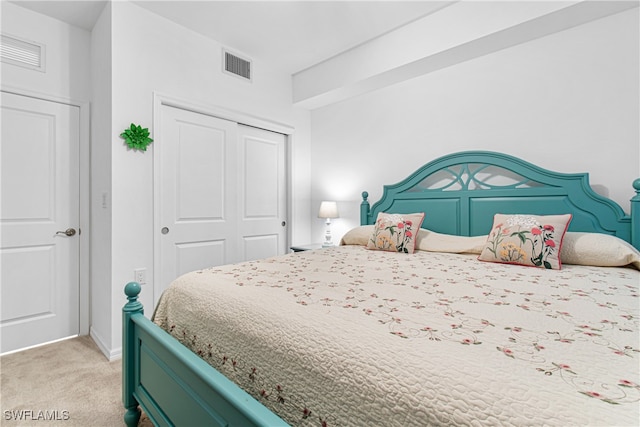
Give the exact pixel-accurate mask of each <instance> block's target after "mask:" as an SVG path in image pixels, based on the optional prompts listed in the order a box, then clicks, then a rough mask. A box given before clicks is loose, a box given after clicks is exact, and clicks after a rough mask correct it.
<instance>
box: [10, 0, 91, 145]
mask: <svg viewBox="0 0 640 427" xmlns="http://www.w3.org/2000/svg"><path fill="white" fill-rule="evenodd" d="M1 7H2V9H1V12H2V33H3V34H7V35H10V36H15V37H18V38H24V39H26V40H30V41H34V42H37V43H44V44H45V46H46V48H45V50H46V59H45V61H46V71H45V72H41V71H36V70H30V69H27V68H23V67H19V66H16V65H12V64H6V63H4V62H2V63H0V64H1V70H2V86H3V87H5V86H11V87H17V88H20V89H21V90H23V91H27V92H29V93H31V94H40V95H45V96H48V97H56V98H61V99H63V100H74V101H79V102H83V101H89V97H90V93H91V79H90V77H91V76H90V69H91V64H90V61H89V57H90V55H89V52H90V46H91V34H90V33H89V32H88V31H86V30H83V29H80V28H77V27H73V26H70V25H67V24H65V23H63V22H60V21H58V20H56V19H52V18H49V17H48V16H45V15H41V14H39V13H35V12H32V11H30V10H28V9H25V8H23V7H20V6H16V5H15V4H13V3H9V2H6V1H2V3H1ZM85 143H88V141H85Z"/></svg>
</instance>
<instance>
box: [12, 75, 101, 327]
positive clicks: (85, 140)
mask: <svg viewBox="0 0 640 427" xmlns="http://www.w3.org/2000/svg"><path fill="white" fill-rule="evenodd" d="M0 91H2V92H6V93H11V94H14V95H19V96H26V97H29V98H35V99H40V100H42V101H48V102H57V103H59V104H65V105H70V106H72V107H77V108H78V109H79V114H80V129H79V137H80V144H79V151H80V152H79V153H78V154H79V161H80V170H79V174H80V176H79V179H80V200H79V202H80V212H79V215H80V224H79V228H80V233H79V235H78V239H79V240H80V242H79V244H80V259H79V272H78V274H79V286H80V289H79V297H78V299H79V301H78V304H79V310H80V311H79V322H80V324H79V325H78V326H79V330H78V333H79V335H88V334H89V327H90V322H91V317H90V307H89V295H90V292H91V283H90V280H91V274H90V265H91V253H90V250H91V241H90V236H91V230H90V228H89V226H90V223H91V221H90V218H91V217H90V212H91V211H90V208H91V204H90V201H91V181H90V177H91V170H90V154H91V129H90V117H91V116H90V114H91V112H90V108H91V104H90V103H89V101H79V100H76V99H69V98H64V97H60V96H55V95H50V94H46V93H40V92H36V91H32V90H29V89H24V88H19V87H15V86H9V85H0Z"/></svg>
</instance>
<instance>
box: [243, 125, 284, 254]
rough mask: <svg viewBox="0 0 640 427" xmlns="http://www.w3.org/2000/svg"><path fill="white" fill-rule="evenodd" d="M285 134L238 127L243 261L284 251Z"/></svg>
mask: <svg viewBox="0 0 640 427" xmlns="http://www.w3.org/2000/svg"><path fill="white" fill-rule="evenodd" d="M285 145H286V137H285V135H282V134H280V133H275V132H270V131H266V130H263V129H257V128H254V127H250V126H244V125H240V126H239V145H238V151H239V156H238V159H239V163H240V165H239V168H238V172H239V177H238V181H239V182H240V186H239V190H240V193H239V200H238V201H239V207H240V208H239V211H240V214H241V216H240V222H239V224H238V225H239V234H240V237H241V242H240V250H241V256H242V259H243V260H245V261H246V260H253V259H260V258H267V257H270V256H275V255H281V254H284V253H286V251H287V233H286V230H287V228H286V224H287V223H286V211H287V199H286V162H285V160H286V157H285V156H286V154H285Z"/></svg>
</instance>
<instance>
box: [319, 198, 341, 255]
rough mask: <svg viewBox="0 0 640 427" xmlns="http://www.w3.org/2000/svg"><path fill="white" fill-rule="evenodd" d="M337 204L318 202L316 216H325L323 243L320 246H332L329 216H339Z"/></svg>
mask: <svg viewBox="0 0 640 427" xmlns="http://www.w3.org/2000/svg"><path fill="white" fill-rule="evenodd" d="M339 217H340V215H338V204H337V203H336V202H322V203H321V204H320V211H319V212H318V218H326V220H327V222H326V224H327V231H326V232H325V235H324V243H323V244H322V247H325V248H326V247H328V246H333V242H332V241H331V218H339Z"/></svg>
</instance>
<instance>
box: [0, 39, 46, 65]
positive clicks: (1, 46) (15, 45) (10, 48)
mask: <svg viewBox="0 0 640 427" xmlns="http://www.w3.org/2000/svg"><path fill="white" fill-rule="evenodd" d="M44 53H45V46H44V45H43V44H40V43H35V42H31V41H27V40H22V39H18V38H16V37H12V36H8V35H6V34H2V37H1V39H0V59H1V60H2V62H6V63H9V64H13V65H18V66H20V67H26V68H31V69H34V70H38V71H45V61H44V58H45V54H44Z"/></svg>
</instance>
